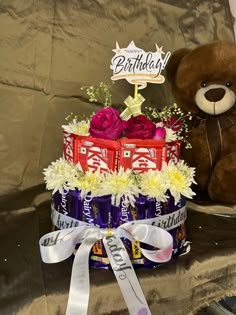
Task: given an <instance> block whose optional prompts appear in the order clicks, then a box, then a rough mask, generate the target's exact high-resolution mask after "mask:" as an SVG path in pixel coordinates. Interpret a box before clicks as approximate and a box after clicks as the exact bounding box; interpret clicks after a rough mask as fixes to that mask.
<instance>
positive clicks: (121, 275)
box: [39, 209, 173, 315]
mask: <svg viewBox="0 0 236 315" xmlns="http://www.w3.org/2000/svg"><path fill="white" fill-rule="evenodd" d="M55 211H56V210H55V209H54V212H52V218H53V220H55V221H56V219H57V217H56V215H57V213H55ZM56 212H57V211H56ZM60 215H61V216H62V217H63V218H64V217H65V218H68V217H67V216H65V215H63V214H60ZM70 219H71V218H70ZM137 222H138V221H136V222H135V224H134V222H127V223H125V224H123V225H121V226H119V227H118V228H117V229H101V228H99V227H96V226H93V225H88V224H86V223H84V222H81V221H78V220H75V219H71V221H70V223H69V222H68V224H70V225H71V226H72V227H68V228H66V229H64V230H59V231H55V232H51V233H48V234H46V235H44V236H43V237H42V238H41V239H40V241H39V246H40V251H41V257H42V260H43V261H44V262H45V263H57V262H60V261H63V260H65V259H67V258H68V257H70V256H71V255H72V254H73V253H74V250H75V247H76V244H80V246H79V248H78V250H77V252H76V254H75V258H74V262H73V268H72V275H71V284H70V292H69V299H68V304H67V311H66V314H67V315H86V314H87V310H88V301H89V290H90V284H89V253H90V250H91V248H92V246H93V245H94V243H95V242H96V241H98V240H101V239H102V241H103V244H104V247H105V249H106V252H107V256H108V258H109V261H110V264H111V267H112V270H113V272H114V274H115V276H116V279H117V281H118V284H119V286H120V289H121V291H122V294H123V297H124V299H125V302H126V305H127V307H128V309H129V312H130V314H131V315H139V314H145V315H150V314H151V312H150V309H149V307H148V304H147V302H146V299H145V296H144V294H143V292H142V289H141V287H140V284H139V281H138V279H137V277H136V274H135V272H134V269H133V266H132V264H131V261H130V258H129V255H128V253H127V251H126V249H125V246H124V245H123V242H122V241H121V239H120V238H121V237H126V238H128V239H129V240H131V241H139V242H142V243H145V244H148V245H151V246H154V247H156V248H158V249H157V250H146V249H143V248H140V250H141V252H142V254H143V255H144V256H145V257H147V258H148V259H149V260H151V261H154V262H166V261H168V260H170V259H171V255H172V248H173V239H172V236H171V235H170V233H169V232H167V231H165V230H163V229H162V228H159V227H157V226H153V225H148V224H147V223H145V224H144V223H140V224H137Z"/></svg>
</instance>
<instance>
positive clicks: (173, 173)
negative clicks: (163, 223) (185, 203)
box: [162, 161, 195, 204]
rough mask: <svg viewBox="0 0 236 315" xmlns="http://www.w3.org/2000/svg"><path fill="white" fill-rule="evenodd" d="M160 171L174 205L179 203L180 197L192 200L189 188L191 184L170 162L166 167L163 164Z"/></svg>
mask: <svg viewBox="0 0 236 315" xmlns="http://www.w3.org/2000/svg"><path fill="white" fill-rule="evenodd" d="M162 170H163V173H164V177H165V181H166V183H167V185H168V189H169V191H170V193H171V195H172V196H173V197H174V199H175V204H177V203H178V202H179V200H180V198H181V195H183V196H185V197H187V198H192V196H193V195H195V193H194V192H193V191H192V189H191V187H190V186H191V184H192V181H191V180H190V178H188V177H187V176H186V175H185V174H184V173H183V172H181V170H180V169H178V167H177V166H176V165H175V164H174V163H173V162H172V161H170V162H169V163H168V165H166V164H164V165H163V168H162Z"/></svg>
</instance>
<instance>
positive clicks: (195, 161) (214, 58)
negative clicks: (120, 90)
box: [166, 41, 236, 204]
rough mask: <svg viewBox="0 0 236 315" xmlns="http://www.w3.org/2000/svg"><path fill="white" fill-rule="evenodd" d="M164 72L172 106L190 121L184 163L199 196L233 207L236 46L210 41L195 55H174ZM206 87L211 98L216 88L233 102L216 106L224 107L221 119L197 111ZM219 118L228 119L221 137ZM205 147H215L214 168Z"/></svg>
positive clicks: (235, 196)
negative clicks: (189, 168)
mask: <svg viewBox="0 0 236 315" xmlns="http://www.w3.org/2000/svg"><path fill="white" fill-rule="evenodd" d="M166 69H167V77H168V79H169V80H170V81H171V83H172V89H173V93H174V95H175V98H176V102H177V104H178V105H179V106H181V107H182V108H183V109H184V110H185V111H186V112H188V111H190V112H191V113H192V116H193V117H194V119H193V122H192V125H191V126H190V132H189V141H190V143H191V144H192V149H188V150H184V151H183V158H184V159H185V160H186V161H187V163H188V164H190V165H191V166H194V167H196V181H197V182H198V189H199V191H201V192H207V193H208V195H209V196H210V198H211V199H212V200H213V201H220V202H227V203H231V204H236V189H235V185H236V101H235V100H234V99H233V97H234V94H236V44H234V43H230V42H225V41H215V42H211V43H208V44H206V45H201V46H199V47H197V48H196V49H194V50H187V49H180V50H177V51H175V52H174V53H173V54H172V56H171V57H170V60H169V62H168V64H167V68H166ZM229 82H230V83H231V86H230V84H229ZM205 86H206V87H205ZM211 87H213V90H214V91H213V92H212V93H213V94H214V93H215V91H216V90H217V89H216V87H219V89H218V90H219V91H222V90H223V91H224V89H225V90H226V92H225V93H226V94H227V93H228V94H230V95H231V96H230V97H231V98H232V99H233V100H234V101H231V102H233V105H230V106H231V108H227V101H228V99H226V98H225V100H223V101H222V102H223V103H222V104H223V105H220V106H222V110H223V109H224V106H226V110H223V112H221V113H220V114H211V113H210V114H209V112H208V113H206V112H205V110H203V109H200V108H199V106H198V105H197V101H196V100H197V98H196V94H197V92H198V91H199V89H201V91H202V90H203V91H204V92H202V94H201V95H203V96H202V97H203V98H205V95H206V94H204V93H205V91H206V92H207V91H208V90H205V89H211ZM221 87H222V88H221ZM214 88H215V89H214ZM209 93H210V92H208V94H209ZM214 97H215V96H214ZM214 102H215V101H214ZM220 104H221V103H220ZM214 108H215V107H214ZM220 119H223V120H224V121H225V120H227V124H226V125H224V127H223V128H222V129H221V135H220V133H218V132H217V128H216V127H215V126H217V123H218V125H219V121H220ZM209 121H210V122H211V124H209ZM207 126H208V127H207ZM209 126H210V127H209ZM207 128H208V129H207ZM209 134H211V137H209V136H208V135H209ZM214 137H215V138H214ZM209 139H210V140H209ZM212 139H213V140H212ZM209 142H210V144H212V145H213V146H216V147H217V148H218V151H217V152H218V153H217V155H215V156H216V158H215V160H214V162H213V163H211V152H212V151H211V150H210V149H209Z"/></svg>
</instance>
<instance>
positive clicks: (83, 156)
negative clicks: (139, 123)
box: [79, 137, 120, 172]
mask: <svg viewBox="0 0 236 315" xmlns="http://www.w3.org/2000/svg"><path fill="white" fill-rule="evenodd" d="M119 147H120V143H119V141H113V140H107V139H106V140H104V139H98V138H93V137H86V139H84V140H83V141H82V144H81V146H80V150H79V161H80V164H81V167H82V170H83V171H84V172H85V171H87V170H88V169H90V170H92V171H96V170H97V169H100V171H101V172H109V171H110V170H112V171H114V170H116V168H117V164H118V161H117V160H118V155H119V153H118V150H119Z"/></svg>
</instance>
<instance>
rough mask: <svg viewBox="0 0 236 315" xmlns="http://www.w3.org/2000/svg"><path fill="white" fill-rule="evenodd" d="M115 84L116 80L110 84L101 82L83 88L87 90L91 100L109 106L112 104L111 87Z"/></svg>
mask: <svg viewBox="0 0 236 315" xmlns="http://www.w3.org/2000/svg"><path fill="white" fill-rule="evenodd" d="M113 84H114V82H112V83H111V84H110V85H108V84H106V83H104V82H100V84H99V86H95V85H91V86H82V87H81V90H86V93H87V95H88V97H89V101H90V102H98V101H100V102H101V103H102V104H103V106H104V107H108V106H111V105H112V101H111V99H112V94H111V87H112V85H113Z"/></svg>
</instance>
